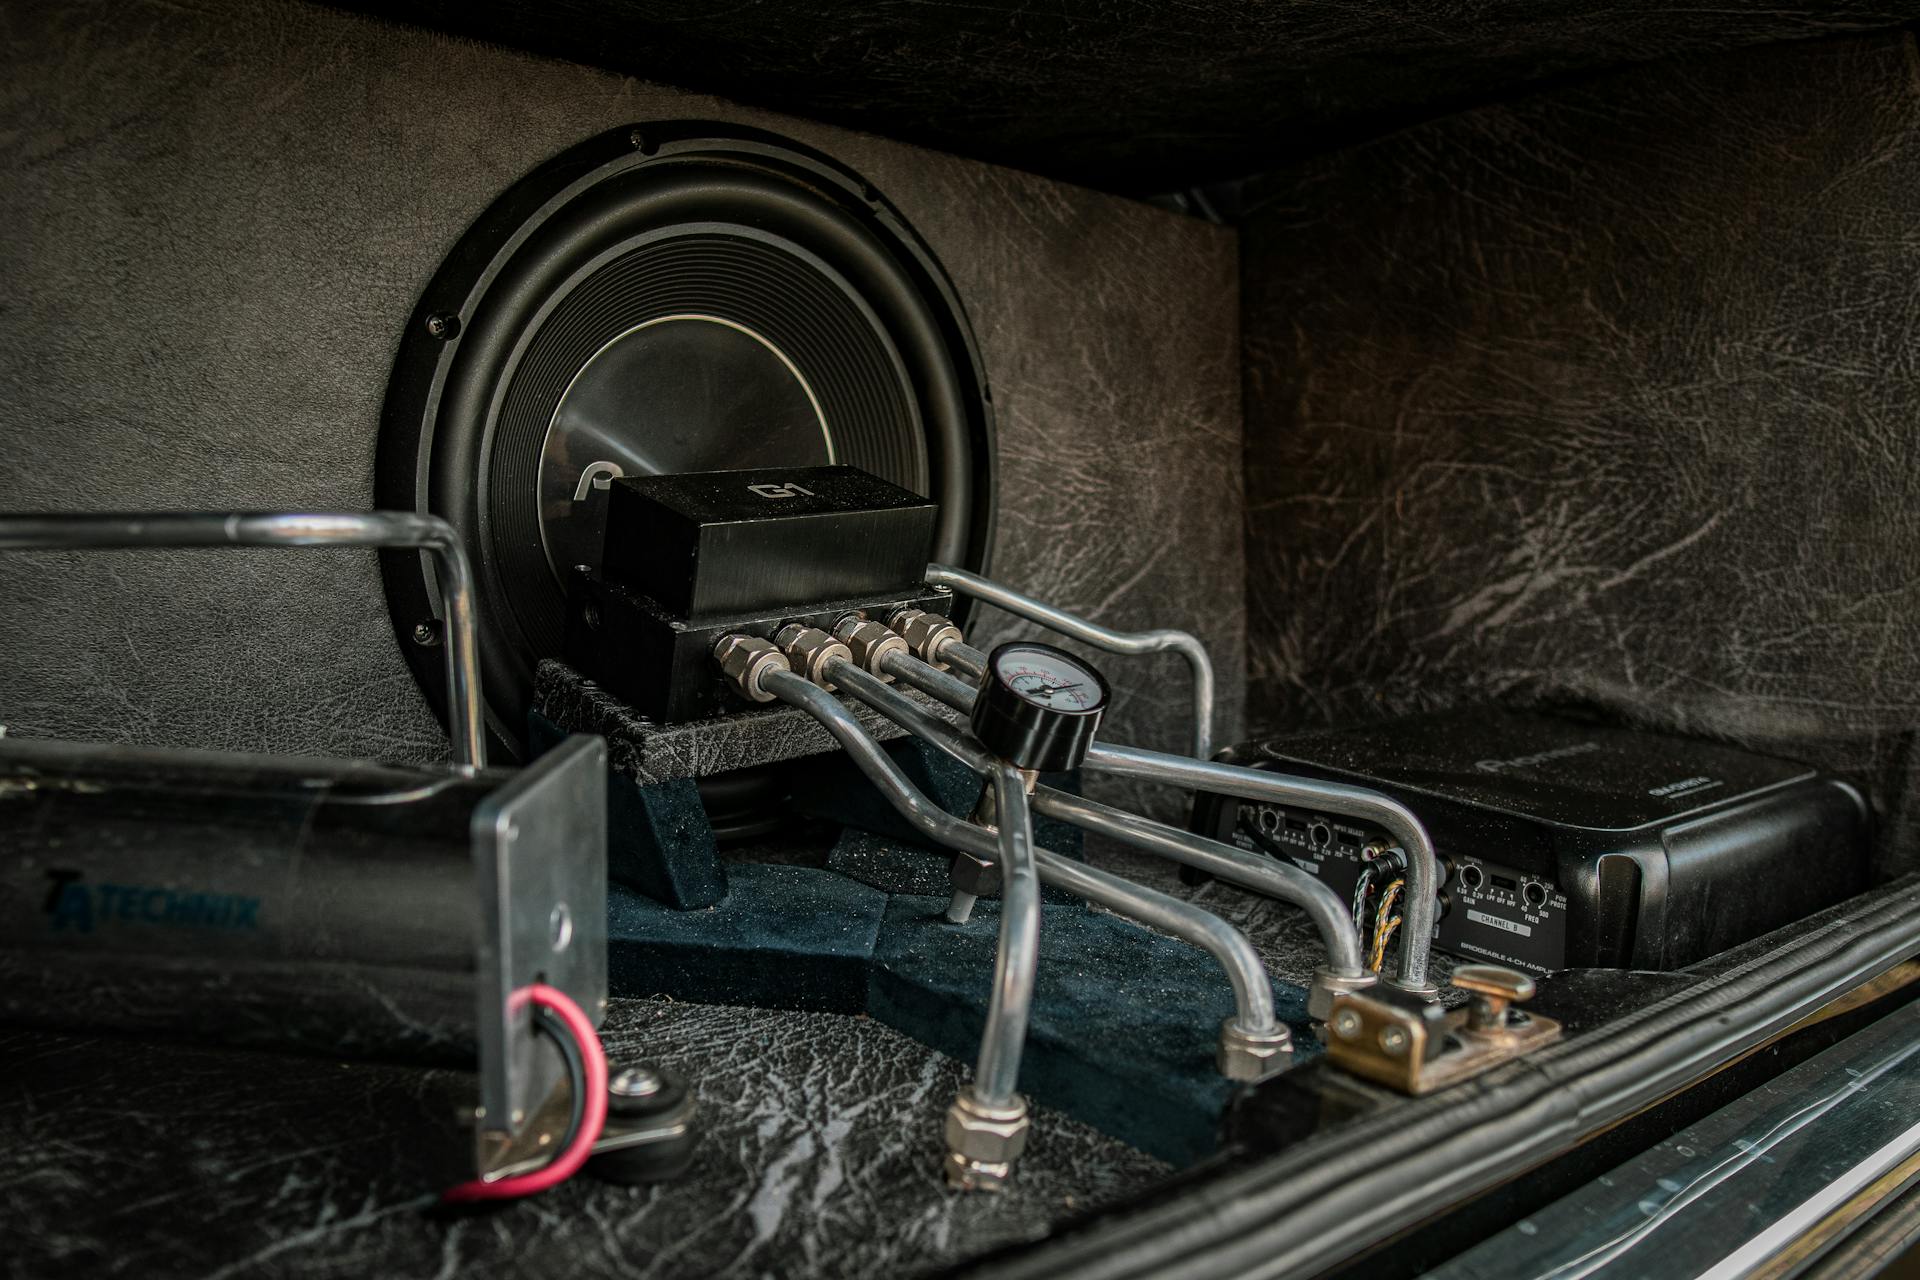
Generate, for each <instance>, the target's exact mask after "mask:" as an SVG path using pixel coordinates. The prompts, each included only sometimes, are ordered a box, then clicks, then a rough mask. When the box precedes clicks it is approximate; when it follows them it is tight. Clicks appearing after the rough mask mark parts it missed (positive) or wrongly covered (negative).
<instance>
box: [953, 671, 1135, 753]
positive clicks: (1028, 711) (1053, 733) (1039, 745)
mask: <svg viewBox="0 0 1920 1280" xmlns="http://www.w3.org/2000/svg"><path fill="white" fill-rule="evenodd" d="M1016 649H1017V650H1022V651H1028V652H1037V653H1044V654H1048V655H1051V656H1054V657H1057V658H1059V659H1061V660H1063V661H1065V662H1069V663H1071V664H1073V665H1074V666H1076V667H1078V668H1080V669H1081V670H1083V671H1085V672H1086V673H1087V674H1088V675H1089V676H1091V677H1092V678H1093V680H1094V682H1095V683H1096V684H1097V685H1099V687H1100V697H1099V699H1098V700H1097V701H1095V703H1094V704H1093V705H1092V706H1091V707H1088V708H1086V709H1084V710H1069V709H1068V708H1066V707H1045V706H1041V705H1040V704H1039V703H1037V702H1034V701H1032V700H1031V699H1029V698H1027V697H1024V696H1023V695H1021V694H1020V693H1018V692H1017V691H1015V690H1014V688H1013V686H1011V685H1009V684H1008V683H1007V682H1006V681H1005V680H1003V679H1001V678H1000V660H1001V658H1002V656H1003V655H1005V654H1006V653H1007V652H1008V651H1009V650H1016ZM1109 696H1110V690H1109V689H1108V687H1107V681H1106V677H1105V676H1102V675H1101V674H1100V673H1099V671H1097V670H1095V669H1094V668H1093V667H1092V666H1091V665H1089V664H1088V663H1087V662H1086V661H1085V660H1084V659H1081V658H1078V657H1076V656H1074V655H1073V654H1070V653H1068V652H1066V651H1065V650H1063V649H1056V648H1054V647H1053V646H1051V645H1044V644H1035V643H1033V642H1032V641H1030V640H1014V641H1009V642H1008V643H1006V644H1003V645H1001V646H1000V647H999V648H997V649H995V650H994V651H993V652H992V653H991V654H990V655H988V657H987V672H986V675H985V676H984V677H982V683H981V687H980V696H979V697H978V698H976V699H974V703H973V718H972V727H973V734H974V736H975V737H976V738H978V739H980V741H981V743H982V744H983V745H985V747H986V748H987V750H989V751H991V752H993V753H994V754H995V755H997V756H999V757H1000V758H1002V759H1003V760H1009V761H1011V762H1012V763H1013V764H1015V765H1016V766H1018V767H1019V768H1022V769H1033V770H1036V771H1037V772H1040V773H1058V772H1062V771H1064V770H1067V769H1073V768H1077V767H1079V764H1080V761H1081V760H1082V759H1083V758H1085V756H1086V754H1087V748H1088V747H1089V746H1090V745H1092V743H1093V735H1094V733H1095V732H1096V731H1097V730H1098V729H1099V728H1100V713H1101V712H1102V711H1104V710H1106V706H1107V700H1108V698H1109Z"/></svg>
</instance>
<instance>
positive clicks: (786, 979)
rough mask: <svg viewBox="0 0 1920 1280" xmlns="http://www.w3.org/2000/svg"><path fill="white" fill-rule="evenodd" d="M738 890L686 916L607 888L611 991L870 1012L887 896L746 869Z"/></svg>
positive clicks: (786, 871) (735, 877)
mask: <svg viewBox="0 0 1920 1280" xmlns="http://www.w3.org/2000/svg"><path fill="white" fill-rule="evenodd" d="M728 890H729V891H728V893H727V896H726V897H725V898H723V899H721V900H720V901H719V902H718V903H716V904H714V905H713V906H711V907H707V908H705V909H703V910H698V911H676V910H674V909H673V908H671V907H668V906H665V905H663V904H662V903H659V902H656V901H654V900H653V899H651V898H648V897H645V896H643V895H642V894H639V893H636V892H635V891H633V890H632V889H630V888H628V887H626V886H624V885H620V884H612V885H609V886H607V989H608V991H609V992H611V993H612V994H613V995H616V996H640V997H645V996H658V995H666V996H671V997H673V998H674V999H676V1000H697V1001H700V1002H702V1003H706V1004H744V1005H754V1006H756V1007H759V1008H763V1009H815V1010H823V1011H825V1012H829V1013H861V1012H863V1011H864V1010H865V1009H866V1002H867V965H868V962H869V960H870V959H871V958H872V955H873V943H874V938H875V936H876V934H877V933H878V931H879V927H880V918H881V915H882V913H884V911H885V910H886V903H887V896H886V895H885V894H883V893H880V892H878V891H877V890H874V889H869V888H868V887H867V886H865V885H863V884H858V883H856V882H854V881H852V880H849V879H847V878H846V877H845V876H839V875H835V874H833V873H832V872H830V871H822V870H819V869H817V868H814V867H791V866H767V865H761V864H757V863H739V864H736V865H735V866H734V867H733V868H732V871H731V874H730V875H729V877H728Z"/></svg>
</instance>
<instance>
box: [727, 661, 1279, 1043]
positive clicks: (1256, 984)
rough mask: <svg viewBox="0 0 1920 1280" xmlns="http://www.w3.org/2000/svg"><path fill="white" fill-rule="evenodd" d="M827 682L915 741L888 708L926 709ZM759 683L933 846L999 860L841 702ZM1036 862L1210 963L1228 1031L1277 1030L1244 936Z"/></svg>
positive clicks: (970, 747) (957, 745)
mask: <svg viewBox="0 0 1920 1280" xmlns="http://www.w3.org/2000/svg"><path fill="white" fill-rule="evenodd" d="M825 675H826V676H827V678H828V679H829V680H830V681H831V682H832V683H834V684H836V685H838V686H840V687H841V688H843V689H845V690H846V691H847V692H849V693H851V694H853V695H854V696H855V697H858V698H860V699H861V701H863V702H867V703H868V705H870V706H872V707H874V709H875V710H878V711H880V712H881V713H882V714H884V715H886V716H887V717H888V718H889V719H893V720H895V721H896V722H897V723H899V724H900V725H901V726H902V727H903V728H907V729H909V730H910V731H913V732H920V731H921V730H920V729H919V728H916V727H915V726H914V725H912V724H909V723H908V718H907V717H905V716H896V715H895V714H894V712H895V711H896V710H897V708H896V707H895V705H894V704H895V702H899V703H904V704H906V705H907V706H909V707H914V708H915V709H916V710H923V709H922V708H919V707H918V705H917V704H915V703H914V702H913V701H912V700H911V699H909V698H906V697H905V696H904V695H902V694H900V693H898V692H896V691H895V690H893V689H891V688H889V687H888V686H887V685H886V684H885V683H884V682H882V681H880V680H879V679H877V678H875V677H874V676H872V675H870V674H868V673H867V672H865V671H862V670H861V669H860V668H859V667H858V666H857V665H855V664H853V663H851V662H847V661H845V660H844V659H842V660H838V661H834V662H829V663H828V664H827V669H826V672H825ZM761 683H762V687H764V688H765V689H767V691H768V692H770V693H773V694H774V696H775V697H777V698H779V699H781V700H782V701H785V702H788V703H791V704H792V705H794V706H798V707H800V708H801V709H802V710H804V711H806V712H808V713H809V714H810V715H812V716H813V717H814V718H815V719H816V720H818V721H819V722H820V723H821V724H822V725H823V726H824V727H825V728H826V730H827V732H828V733H830V734H832V735H833V737H834V739H835V740H836V741H838V742H839V743H840V745H841V746H842V747H843V748H844V749H845V750H846V752H847V754H848V755H849V756H850V757H851V758H852V759H853V762H854V764H855V765H856V766H857V767H858V768H859V769H860V770H861V772H863V773H864V774H866V776H867V778H868V780H869V781H870V782H872V783H873V785H874V786H875V787H876V788H878V789H879V791H880V794H881V795H883V796H884V797H886V799H887V801H888V802H889V803H890V804H891V805H892V806H893V808H894V810H895V811H896V812H897V813H899V814H900V816H901V817H903V818H905V819H906V820H907V821H908V822H910V823H912V824H913V825H914V826H915V827H917V828H918V829H919V830H920V831H922V832H923V833H925V834H926V835H927V837H928V838H929V839H931V840H934V841H936V842H938V843H940V844H943V845H946V846H948V847H949V848H954V849H959V850H961V851H963V852H965V853H968V854H971V855H973V856H975V857H979V858H983V859H995V858H997V857H998V853H999V849H998V842H997V840H996V838H995V837H994V835H993V833H991V832H989V831H986V830H984V829H983V828H981V827H978V826H975V825H973V824H972V823H969V822H963V821H961V820H960V819H959V818H956V817H954V816H953V815H952V814H950V813H948V812H947V811H946V810H944V809H942V808H940V807H939V806H938V805H935V804H934V803H933V802H932V801H930V800H929V799H927V797H926V796H924V795H923V794H921V792H920V791H919V790H918V789H917V788H916V787H915V786H914V785H913V783H912V782H910V781H909V780H908V779H907V776H906V774H904V773H902V772H901V771H900V768H899V766H898V765H896V764H895V763H894V762H893V758H892V757H891V756H889V755H887V753H886V752H885V751H884V750H882V749H881V747H880V745H879V744H878V743H877V742H875V741H874V739H873V737H872V736H871V735H870V734H868V733H867V731H866V729H865V728H864V727H863V726H862V725H861V724H860V721H859V720H858V719H857V718H856V717H855V716H854V714H853V713H852V712H851V711H849V710H847V708H846V707H845V706H844V705H843V704H842V703H841V702H840V701H839V699H837V698H834V697H833V696H831V695H830V694H828V693H827V692H826V691H825V690H823V689H821V688H819V687H818V686H817V685H814V684H811V683H810V682H808V681H806V680H803V679H801V678H800V677H798V676H795V675H792V674H791V673H780V672H770V673H768V674H767V675H766V676H764V677H763V678H762V681H761ZM869 695H873V696H871V697H870V696H869ZM926 715H927V717H928V719H929V720H930V721H931V722H932V723H933V724H937V725H940V726H941V727H942V728H944V729H945V730H946V731H947V733H948V734H949V735H951V740H950V742H949V741H936V742H934V745H935V746H937V747H941V748H942V749H948V750H952V751H953V753H954V755H955V758H957V759H961V760H962V762H963V763H965V764H967V765H968V767H970V768H973V769H975V770H976V771H978V772H981V773H985V774H991V773H992V772H993V771H994V770H995V769H996V767H997V766H998V765H999V763H1000V762H999V761H996V760H995V759H994V758H993V757H992V756H991V755H989V754H987V752H986V751H985V750H984V749H982V748H980V747H979V746H978V745H977V744H973V743H970V742H968V741H967V739H966V738H965V737H964V735H962V734H960V733H959V731H958V730H956V729H954V728H953V727H952V726H950V725H946V724H945V722H944V721H941V720H940V719H939V717H938V716H937V715H934V714H933V713H931V712H926ZM996 799H997V793H996ZM1035 862H1036V863H1037V865H1038V867H1039V872H1040V879H1041V881H1042V882H1043V883H1045V884H1051V885H1056V886H1058V887H1059V888H1062V889H1065V890H1066V891H1067V892H1069V893H1072V894H1074V895H1076V896H1078V897H1082V898H1085V899H1087V900H1088V901H1089V902H1092V903H1095V904H1096V905H1098V906H1101V907H1105V908H1106V909H1107V910H1109V911H1112V912H1113V913H1114V914H1116V915H1122V916H1125V917H1127V918H1128V919H1131V920H1136V921H1138V922H1140V923H1141V924H1145V925H1148V926H1150V927H1152V928H1155V929H1159V930H1161V931H1162V932H1164V933H1167V934H1169V935H1170V936H1172V937H1175V938H1178V939H1180V940H1181V941H1183V942H1187V943H1190V944H1191V945H1193V946H1196V947H1199V948H1201V949H1202V950H1204V951H1206V952H1207V953H1208V954H1210V955H1212V956H1213V957H1214V959H1216V960H1218V961H1219V962H1220V966H1221V968H1223V969H1224V970H1225V971H1226V974H1227V979H1228V981H1229V983H1231V985H1232V987H1233V992H1234V1004H1235V1013H1234V1022H1235V1023H1237V1024H1238V1025H1239V1026H1240V1027H1241V1028H1242V1029H1244V1030H1245V1031H1247V1032H1250V1033H1269V1032H1272V1031H1274V1030H1275V1029H1276V1028H1278V1026H1279V1023H1278V1022H1277V1021H1276V1019H1275V1015H1274V1011H1273V992H1272V989H1271V987H1270V986H1269V985H1268V981H1267V975H1266V969H1265V966H1263V965H1262V964H1261V961H1260V954H1259V952H1258V951H1256V950H1255V949H1254V947H1253V944H1252V943H1251V942H1249V941H1248V940H1247V938H1246V935H1244V934H1242V933H1241V932H1240V931H1239V930H1238V929H1235V928H1234V927H1233V926H1232V925H1230V924H1228V923H1227V922H1226V921H1224V920H1222V919H1221V918H1220V917H1219V916H1217V915H1215V914H1213V913H1212V912H1210V911H1207V910H1205V909H1204V908H1201V907H1196V906H1194V905H1193V904H1192V903H1189V902H1183V901H1181V900H1180V899H1179V898H1175V897H1172V896H1170V895H1168V894H1164V893H1160V892H1158V891H1156V890H1153V889H1148V888H1146V887H1145V886H1143V885H1136V884H1134V883H1132V882H1131V881H1128V880H1126V879H1123V878H1122V877H1120V876H1116V875H1113V874H1111V873H1109V872H1105V871H1101V870H1099V869H1098V868H1095V867H1089V866H1086V865H1085V864H1083V863H1079V862H1075V861H1074V860H1073V859H1071V858H1064V857H1061V856H1060V855H1059V854H1056V853H1052V852H1050V851H1048V850H1046V849H1036V850H1035ZM1003 910H1004V908H1003Z"/></svg>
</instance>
